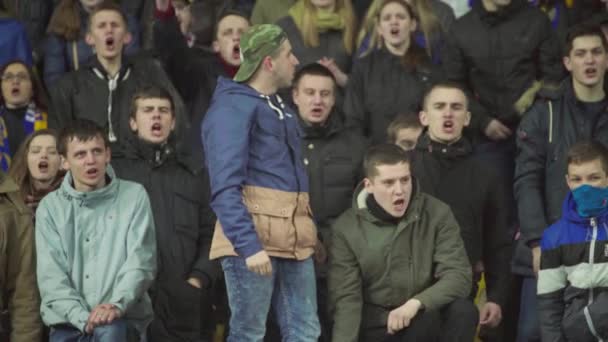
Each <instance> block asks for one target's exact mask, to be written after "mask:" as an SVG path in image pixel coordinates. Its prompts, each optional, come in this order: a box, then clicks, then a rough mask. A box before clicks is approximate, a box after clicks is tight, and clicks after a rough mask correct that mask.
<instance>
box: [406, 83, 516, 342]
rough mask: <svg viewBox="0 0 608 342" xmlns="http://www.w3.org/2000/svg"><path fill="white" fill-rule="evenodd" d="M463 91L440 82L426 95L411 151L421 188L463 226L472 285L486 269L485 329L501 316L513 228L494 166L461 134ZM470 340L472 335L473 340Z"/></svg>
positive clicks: (482, 319)
mask: <svg viewBox="0 0 608 342" xmlns="http://www.w3.org/2000/svg"><path fill="white" fill-rule="evenodd" d="M468 104H469V101H468V99H467V96H466V94H465V92H464V91H463V89H462V88H461V87H460V86H459V85H457V84H455V83H449V82H446V83H438V84H436V85H434V86H433V87H432V88H431V89H430V90H429V91H428V92H427V94H426V96H425V97H424V103H423V109H422V111H421V112H420V121H421V122H422V124H423V125H424V126H425V127H427V132H426V133H425V134H424V135H423V136H421V137H420V139H418V145H417V146H416V149H415V150H414V153H413V156H412V158H413V162H412V165H413V169H412V172H413V173H414V176H415V177H416V178H417V179H418V181H419V184H420V188H421V190H422V191H423V192H425V193H427V194H429V195H431V196H434V197H436V198H438V199H439V200H441V201H442V202H444V203H446V204H447V205H449V206H450V209H452V211H453V212H454V216H455V217H456V221H458V225H459V226H460V235H461V236H462V240H463V241H464V246H465V249H466V251H467V256H468V257H469V262H470V263H471V265H473V266H474V276H473V278H474V285H475V286H474V287H473V290H472V291H471V297H473V296H474V295H475V294H476V293H477V281H479V279H481V272H482V270H483V271H484V274H485V280H486V284H487V302H486V303H485V304H484V305H483V307H482V309H481V314H480V317H479V319H480V323H481V325H482V327H484V328H495V327H497V326H498V325H499V324H500V322H501V320H502V307H504V306H505V304H506V300H507V296H508V294H509V283H510V279H511V277H510V274H511V272H510V262H511V254H512V253H511V250H512V245H513V235H514V234H513V232H512V231H509V228H508V227H509V225H508V217H509V211H508V206H507V205H506V202H507V196H506V190H505V189H504V187H503V184H502V183H501V182H500V181H499V179H498V172H497V171H496V170H494V169H493V166H494V165H491V164H488V163H484V162H483V161H481V160H479V159H478V158H476V156H474V154H473V147H472V144H471V142H470V141H469V140H468V139H467V138H466V137H465V136H464V135H463V130H464V128H465V127H466V126H468V125H469V121H470V118H471V113H470V112H469V110H468ZM470 340H472V337H471V339H469V341H470Z"/></svg>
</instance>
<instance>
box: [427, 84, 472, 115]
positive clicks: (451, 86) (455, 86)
mask: <svg viewBox="0 0 608 342" xmlns="http://www.w3.org/2000/svg"><path fill="white" fill-rule="evenodd" d="M439 88H443V89H457V90H460V91H461V92H462V93H463V94H464V100H465V106H466V107H467V108H469V97H468V95H467V91H466V89H465V88H464V87H463V86H462V85H461V84H460V83H457V82H453V81H440V82H436V83H433V85H432V86H430V87H429V88H428V89H427V90H426V92H425V93H424V96H423V97H422V109H423V110H424V109H426V101H427V100H428V98H429V96H430V95H431V93H432V92H433V91H434V90H435V89H439Z"/></svg>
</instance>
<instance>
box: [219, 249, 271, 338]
mask: <svg viewBox="0 0 608 342" xmlns="http://www.w3.org/2000/svg"><path fill="white" fill-rule="evenodd" d="M271 261H272V273H273V275H272V276H261V275H259V274H257V273H254V272H251V271H249V270H248V269H247V264H246V263H245V259H244V258H242V257H225V258H222V260H221V264H222V269H223V271H224V278H225V280H226V292H227V293H228V305H229V307H230V331H229V334H228V339H227V342H260V341H262V340H263V339H264V334H265V332H266V317H267V316H268V311H269V309H270V303H271V301H272V290H273V280H274V277H275V274H276V272H277V271H276V261H275V260H274V258H271Z"/></svg>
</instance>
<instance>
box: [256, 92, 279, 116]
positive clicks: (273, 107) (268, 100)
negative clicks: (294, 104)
mask: <svg viewBox="0 0 608 342" xmlns="http://www.w3.org/2000/svg"><path fill="white" fill-rule="evenodd" d="M260 97H261V98H263V99H266V101H267V102H268V105H269V106H270V108H272V110H274V111H275V112H276V113H277V114H278V115H279V120H283V119H285V113H283V111H282V109H283V108H285V105H283V100H282V99H281V97H280V96H279V95H276V97H277V99H278V102H279V106H280V107H281V108H279V107H277V106H275V105H274V103H272V101H270V96H268V95H263V94H260Z"/></svg>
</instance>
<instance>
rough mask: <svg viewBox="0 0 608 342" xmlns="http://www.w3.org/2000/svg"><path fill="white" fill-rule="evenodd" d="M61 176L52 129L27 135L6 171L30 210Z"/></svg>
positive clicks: (55, 186) (52, 187)
mask: <svg viewBox="0 0 608 342" xmlns="http://www.w3.org/2000/svg"><path fill="white" fill-rule="evenodd" d="M63 175H64V172H63V171H62V170H61V169H60V158H59V153H58V152H57V133H55V131H54V130H52V129H44V130H40V131H36V132H34V133H33V134H31V135H29V136H28V137H27V138H26V139H25V141H24V142H23V144H22V145H21V146H20V147H19V150H18V151H17V154H16V155H15V159H14V160H13V164H12V165H11V168H10V170H9V176H11V177H12V179H14V180H15V181H16V183H17V185H18V186H19V189H20V190H21V194H22V195H23V198H24V199H25V203H26V204H27V205H28V206H29V207H30V208H32V210H34V211H35V210H36V207H37V206H38V203H39V202H40V200H42V198H43V197H44V196H46V194H48V193H49V192H51V191H53V190H55V189H57V188H58V187H59V185H60V184H61V181H62V180H63Z"/></svg>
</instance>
